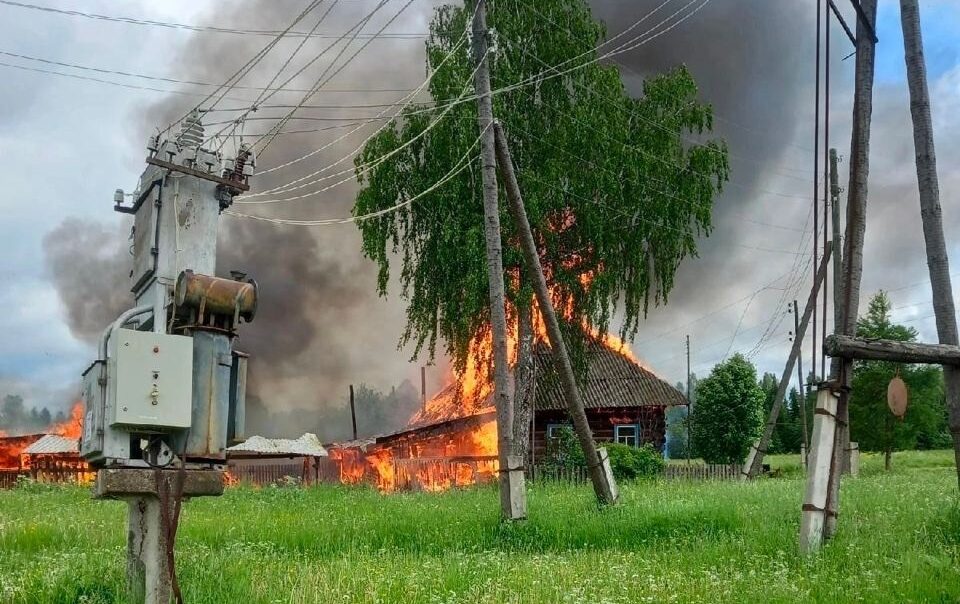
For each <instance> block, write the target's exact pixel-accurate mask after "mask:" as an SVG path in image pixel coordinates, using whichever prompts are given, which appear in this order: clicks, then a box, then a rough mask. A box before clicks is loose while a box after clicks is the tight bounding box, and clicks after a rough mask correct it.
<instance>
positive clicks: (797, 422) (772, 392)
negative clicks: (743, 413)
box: [760, 373, 812, 454]
mask: <svg viewBox="0 0 960 604" xmlns="http://www.w3.org/2000/svg"><path fill="white" fill-rule="evenodd" d="M760 387H761V388H762V389H763V394H764V402H763V410H764V414H769V413H770V410H771V409H772V408H773V403H774V401H775V400H776V397H777V388H778V387H779V378H778V377H777V376H775V375H774V374H772V373H765V374H763V378H762V379H761V380H760ZM801 402H802V399H801V397H800V395H799V394H798V393H797V390H796V388H791V389H790V391H789V392H788V393H787V396H786V397H785V399H784V401H783V408H781V409H780V416H779V418H778V419H777V425H776V426H774V429H773V437H772V438H771V439H770V445H769V447H768V448H767V451H768V452H769V453H770V454H777V453H799V452H800V444H801V443H802V442H803V415H802V408H801ZM811 408H812V407H809V406H808V409H811ZM808 415H809V414H808Z"/></svg>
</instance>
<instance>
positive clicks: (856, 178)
mask: <svg viewBox="0 0 960 604" xmlns="http://www.w3.org/2000/svg"><path fill="white" fill-rule="evenodd" d="M854 7H855V8H856V9H857V16H858V18H857V28H856V29H857V35H856V50H857V56H856V67H855V78H854V79H855V83H854V99H853V127H852V130H851V137H850V138H851V141H850V181H849V186H848V190H847V225H846V236H845V237H844V241H843V258H842V265H843V280H842V284H841V290H842V294H843V304H842V305H841V312H842V319H843V320H842V321H841V322H840V324H839V325H837V326H835V329H834V331H835V333H837V334H842V335H853V334H854V332H855V329H856V317H857V310H858V307H859V304H860V281H861V277H862V275H863V238H864V233H865V232H866V207H867V180H868V177H869V173H870V120H871V116H872V113H873V81H874V60H875V52H876V47H875V44H876V38H875V33H874V27H873V24H874V22H875V21H876V15H877V0H860V1H859V2H857V1H856V0H854ZM852 373H853V360H852V359H844V360H843V361H842V362H841V363H840V367H839V375H838V376H837V378H838V379H837V380H836V381H833V382H831V383H830V384H826V385H821V387H820V391H819V393H818V395H817V409H816V410H815V411H814V422H813V434H812V436H811V443H810V452H809V455H810V459H809V472H808V475H807V487H806V492H805V496H804V506H803V513H802V519H801V533H800V549H801V551H802V552H803V553H805V554H809V553H813V552H815V551H817V550H818V549H819V548H820V546H821V545H822V543H823V539H824V538H829V537H830V536H831V535H832V534H833V533H834V532H835V530H836V519H837V514H838V513H839V495H840V485H839V482H840V481H839V474H837V475H836V476H837V479H835V480H834V479H832V478H831V477H832V476H833V472H832V467H833V464H834V463H839V461H840V460H839V459H834V453H835V452H836V446H835V443H834V440H835V432H836V424H837V423H839V424H840V425H841V426H844V425H846V423H847V421H848V415H849V413H848V398H849V392H848V391H849V385H850V380H851V378H852ZM827 440H829V442H830V445H829V447H827V444H826V441H827ZM825 458H828V460H829V461H827V460H825ZM823 495H825V496H823Z"/></svg>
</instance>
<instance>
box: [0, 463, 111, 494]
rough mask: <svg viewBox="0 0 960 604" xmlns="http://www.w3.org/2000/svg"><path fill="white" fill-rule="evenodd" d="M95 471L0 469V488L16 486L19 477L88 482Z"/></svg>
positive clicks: (91, 480) (47, 481)
mask: <svg viewBox="0 0 960 604" xmlns="http://www.w3.org/2000/svg"><path fill="white" fill-rule="evenodd" d="M96 476H97V473H96V472H95V471H93V470H90V469H87V468H57V467H48V468H31V469H28V470H0V489H12V488H13V487H15V486H17V479H19V478H20V477H23V478H29V479H32V480H36V481H37V482H43V483H65V484H89V483H91V482H93V480H94V478H96Z"/></svg>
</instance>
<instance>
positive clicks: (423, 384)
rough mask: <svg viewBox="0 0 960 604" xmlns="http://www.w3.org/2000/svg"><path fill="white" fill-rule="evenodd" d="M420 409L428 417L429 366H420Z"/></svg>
mask: <svg viewBox="0 0 960 604" xmlns="http://www.w3.org/2000/svg"><path fill="white" fill-rule="evenodd" d="M420 410H421V412H422V413H424V417H426V413H427V368H426V367H425V366H423V365H421V366H420Z"/></svg>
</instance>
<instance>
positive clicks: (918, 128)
mask: <svg viewBox="0 0 960 604" xmlns="http://www.w3.org/2000/svg"><path fill="white" fill-rule="evenodd" d="M900 21H901V24H902V27H903V49H904V59H905V60H906V63H907V84H908V86H909V87H910V114H911V116H912V117H913V144H914V147H915V150H916V162H917V184H918V185H919V189H920V217H921V218H922V219H923V239H924V241H925V242H926V248H927V267H928V269H929V271H930V285H931V286H932V288H933V312H934V314H935V316H936V320H937V336H938V337H939V339H940V343H941V344H948V345H951V346H956V345H957V343H958V338H957V314H956V308H955V307H954V302H953V287H952V284H951V282H950V258H949V256H948V255H947V244H946V240H945V239H944V236H943V216H942V212H941V208H940V184H939V181H938V178H937V153H936V149H935V148H934V144H933V118H932V117H931V114H930V92H929V91H928V89H927V67H926V65H925V63H924V56H923V35H922V34H921V32H920V6H919V3H918V2H917V0H900ZM943 380H944V383H945V387H946V394H947V410H948V423H949V426H950V433H951V435H952V436H953V451H954V456H955V461H956V470H957V482H958V486H960V368H957V367H955V366H950V365H945V366H944V368H943Z"/></svg>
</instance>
